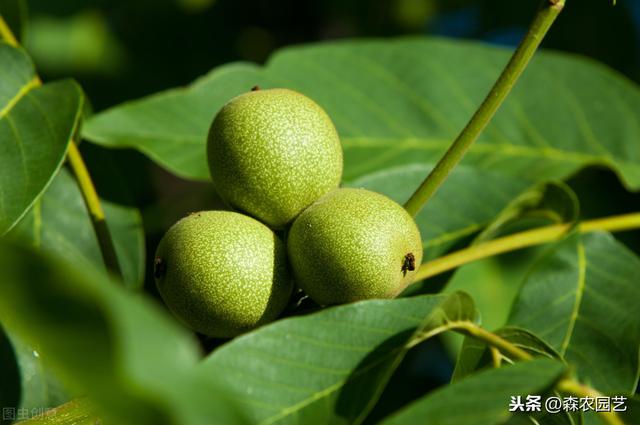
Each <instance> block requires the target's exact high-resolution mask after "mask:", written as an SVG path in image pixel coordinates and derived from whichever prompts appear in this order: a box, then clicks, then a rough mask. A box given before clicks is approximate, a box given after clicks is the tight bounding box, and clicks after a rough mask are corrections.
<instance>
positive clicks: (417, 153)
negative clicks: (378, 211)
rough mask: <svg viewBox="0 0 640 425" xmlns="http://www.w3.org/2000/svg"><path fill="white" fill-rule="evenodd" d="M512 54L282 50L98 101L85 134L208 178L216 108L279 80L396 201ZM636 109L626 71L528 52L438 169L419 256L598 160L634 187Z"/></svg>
mask: <svg viewBox="0 0 640 425" xmlns="http://www.w3.org/2000/svg"><path fill="white" fill-rule="evenodd" d="M509 54H510V51H508V50H506V49H502V48H495V47H488V46H484V45H480V44H477V43H469V42H459V41H455V42H454V41H450V40H445V39H399V40H393V41H346V42H345V41H342V42H336V43H324V44H321V45H313V46H303V47H295V48H288V49H284V50H282V51H280V52H278V53H277V54H276V55H275V56H274V57H272V58H271V60H270V61H269V62H268V63H267V64H266V66H264V67H259V66H255V65H251V64H244V63H238V64H231V65H225V66H223V67H221V68H218V69H215V70H213V71H212V72H211V73H209V74H208V75H206V76H204V77H202V78H200V79H199V80H197V81H196V82H194V83H193V84H192V85H190V86H188V87H186V88H181V89H174V90H170V91H167V92H163V93H159V94H156V95H153V96H150V97H148V98H145V99H142V100H138V101H133V102H127V103H125V104H123V105H120V106H117V107H115V108H112V109H109V110H107V111H105V112H103V113H100V114H98V115H96V116H94V117H93V118H92V119H90V120H89V121H88V122H87V125H86V126H85V127H84V129H83V131H84V133H83V135H84V136H85V137H86V138H88V139H89V140H91V141H94V142H97V143H100V144H103V145H105V146H110V147H116V148H117V147H134V148H137V149H139V150H141V151H142V152H144V153H145V154H147V155H148V156H149V157H150V158H152V159H153V160H154V161H156V162H158V163H159V164H161V165H162V166H164V167H166V168H168V169H169V170H170V171H172V172H173V173H175V174H177V175H180V176H183V177H187V178H195V179H203V180H206V179H208V178H209V174H208V171H207V166H206V155H205V143H206V134H207V130H208V127H209V124H210V122H211V120H212V118H213V116H214V115H215V113H216V112H217V110H218V109H219V108H220V107H221V106H222V105H223V104H224V103H225V102H226V101H228V100H229V99H231V98H232V97H233V96H235V95H238V94H240V93H243V92H246V91H248V90H249V88H250V87H253V86H254V85H256V84H257V85H260V86H261V87H263V88H270V87H289V88H292V89H296V90H299V91H301V92H302V93H304V94H306V95H308V96H310V97H311V98H313V99H314V100H316V101H317V102H319V103H320V104H321V105H322V106H323V107H324V108H325V109H326V110H327V111H328V113H329V115H330V116H331V117H332V119H333V120H334V122H335V124H336V126H337V128H338V131H339V133H340V136H341V139H342V142H343V148H344V153H345V172H344V179H345V183H347V184H353V185H363V186H367V187H372V188H376V187H377V185H376V184H374V183H373V182H372V179H377V180H381V179H384V180H386V182H385V183H384V186H385V187H386V189H383V192H384V193H385V194H387V195H390V196H392V197H393V198H394V199H397V200H399V201H402V202H403V201H405V200H406V199H407V197H408V195H409V194H410V193H411V191H412V190H413V189H414V188H415V187H416V185H417V183H418V182H419V181H420V180H422V179H423V178H424V176H425V175H426V173H427V171H428V170H429V169H430V168H431V166H432V165H433V164H434V163H435V162H436V161H437V160H438V159H439V158H440V156H441V155H442V153H443V152H444V151H445V150H446V148H447V147H448V145H449V144H450V143H451V141H452V140H453V139H454V137H455V136H456V134H457V133H458V132H459V131H460V129H462V128H463V126H464V125H465V123H466V121H467V120H468V119H469V117H470V116H471V114H472V113H473V111H474V110H475V108H476V107H477V106H478V105H479V103H480V102H481V100H482V99H483V97H484V96H485V95H486V93H487V91H488V90H489V88H490V86H491V84H492V83H493V81H495V79H496V77H497V76H498V75H499V72H500V70H501V67H502V66H503V65H504V64H505V63H506V61H507V59H508V57H509ZM540 105H544V107H540ZM637 110H640V93H639V91H638V89H637V87H635V86H634V85H633V84H632V83H630V82H629V81H627V80H625V79H624V78H623V77H621V76H619V75H617V74H615V73H613V72H611V71H610V70H608V69H606V68H604V67H603V66H601V65H598V64H595V63H593V62H590V61H585V60H582V59H579V58H575V57H565V56H562V55H559V54H554V53H547V52H542V53H540V54H539V55H537V56H536V57H535V58H534V60H533V61H532V64H531V66H530V67H529V68H528V69H527V71H526V72H525V74H524V75H523V77H522V78H521V80H520V81H519V82H518V85H517V86H516V87H515V89H514V91H513V93H512V94H511V95H510V96H509V98H508V99H507V100H506V102H505V104H503V105H502V107H501V108H500V110H499V112H498V113H497V115H496V117H495V119H494V120H493V121H492V123H491V124H490V125H489V127H488V128H487V129H486V131H485V132H484V133H483V135H482V136H481V138H480V140H479V141H478V143H477V144H476V145H475V146H474V147H473V148H472V149H471V150H470V151H469V153H468V154H467V156H466V157H465V159H464V161H463V165H465V166H467V167H468V168H467V170H466V172H465V173H464V177H462V175H460V177H459V180H463V181H462V183H461V184H456V183H454V180H455V178H456V177H455V176H454V177H452V178H451V179H449V180H448V181H447V183H446V184H445V186H444V187H443V190H441V191H440V192H438V194H437V195H436V196H435V197H434V199H433V200H432V202H431V203H430V205H429V206H428V207H427V209H426V210H425V211H423V212H422V214H420V216H419V217H418V221H419V223H420V228H421V231H422V232H423V239H424V240H425V244H426V246H425V248H426V252H425V254H426V256H425V258H426V259H429V258H433V257H435V256H437V255H439V254H441V253H442V252H444V251H446V249H447V248H449V247H450V246H451V245H452V244H454V243H455V242H456V241H459V240H460V239H461V238H464V237H466V236H470V235H473V234H474V233H476V232H477V231H478V230H479V229H482V227H483V226H485V225H486V224H488V222H489V220H490V219H491V218H493V217H494V216H495V215H496V214H497V213H498V212H499V211H501V210H502V209H503V208H504V207H506V206H507V204H508V202H509V201H510V200H511V199H513V198H514V197H515V196H516V195H517V194H519V193H520V192H521V191H522V190H524V189H525V188H527V187H529V186H530V185H531V184H532V183H539V182H542V181H547V180H549V179H561V178H563V177H566V176H568V175H570V174H572V173H574V172H575V171H576V170H578V169H579V168H581V167H584V166H585V165H588V164H595V163H598V164H605V165H608V166H610V167H612V168H613V169H614V170H615V171H617V172H618V173H619V174H620V175H621V177H622V179H623V180H624V181H625V183H626V184H627V185H628V186H629V187H631V188H639V187H640V145H639V144H638V143H637V140H638V138H639V137H640V125H639V124H638V118H637V114H635V111H637ZM456 171H458V170H456ZM485 173H488V174H489V176H490V177H489V180H485V177H486V174H485ZM456 174H457V173H456ZM369 184H372V186H369ZM447 187H448V188H449V195H445V194H444V190H445V189H446V188H447ZM400 192H403V193H400ZM487 217H489V218H487ZM429 244H432V245H429Z"/></svg>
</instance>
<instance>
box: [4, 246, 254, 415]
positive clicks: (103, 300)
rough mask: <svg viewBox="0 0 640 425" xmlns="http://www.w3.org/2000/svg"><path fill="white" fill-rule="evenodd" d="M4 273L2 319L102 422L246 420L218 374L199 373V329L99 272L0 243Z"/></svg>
mask: <svg viewBox="0 0 640 425" xmlns="http://www.w3.org/2000/svg"><path fill="white" fill-rule="evenodd" d="M78 266H79V267H78ZM0 282H2V284H1V285H0V321H2V323H3V325H4V326H5V327H6V328H7V329H9V330H10V331H11V332H13V333H15V334H16V335H18V336H19V337H20V338H22V339H23V340H24V341H26V342H27V343H29V344H30V345H31V346H33V347H34V348H35V349H36V350H37V351H38V352H39V353H41V354H42V357H43V359H45V361H46V362H47V365H48V366H49V367H52V368H53V369H54V370H55V371H56V373H57V374H59V376H60V378H61V379H62V380H64V381H65V383H67V384H68V385H70V386H71V387H72V389H75V390H76V391H78V392H81V393H83V394H87V395H88V396H89V397H90V398H91V400H92V401H94V402H95V403H96V407H97V408H99V412H100V415H101V417H104V418H105V422H107V423H118V424H139V425H140V424H150V425H151V424H154V425H159V424H181V425H182V424H185V425H190V424H203V425H204V424H207V423H210V418H211V417H212V415H216V418H217V420H218V422H219V423H221V424H239V423H243V421H241V420H240V419H239V418H238V416H237V414H236V412H235V410H233V404H232V403H229V401H228V400H227V399H226V398H225V397H224V393H223V392H221V390H219V389H218V387H217V386H216V385H215V384H214V381H212V380H205V379H203V378H202V377H201V376H199V375H197V374H195V369H194V366H195V365H196V362H197V361H198V360H199V350H198V348H197V345H196V343H195V340H194V338H193V336H192V335H191V334H190V333H189V332H188V331H187V330H185V329H184V328H181V327H180V326H178V325H177V324H176V323H175V321H174V320H172V319H171V318H170V317H168V316H167V315H166V313H163V312H162V311H161V310H159V309H158V308H157V307H156V306H154V305H152V304H150V303H149V301H148V300H145V299H142V298H141V297H140V296H132V294H131V293H128V292H127V291H126V290H124V289H123V288H121V287H120V286H118V285H117V283H115V282H112V281H110V280H108V279H106V277H105V276H104V274H103V273H98V272H96V271H94V270H93V269H92V268H91V267H88V266H85V265H76V266H71V265H70V264H67V263H66V262H62V261H61V260H55V259H54V258H53V257H52V256H51V255H43V254H36V253H32V252H30V251H27V250H25V249H24V248H21V247H19V246H15V245H6V244H2V245H0Z"/></svg>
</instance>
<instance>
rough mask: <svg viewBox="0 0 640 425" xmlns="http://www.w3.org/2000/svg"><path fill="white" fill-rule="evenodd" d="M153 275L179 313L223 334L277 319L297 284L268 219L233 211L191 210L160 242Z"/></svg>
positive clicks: (187, 321) (211, 332)
mask: <svg viewBox="0 0 640 425" xmlns="http://www.w3.org/2000/svg"><path fill="white" fill-rule="evenodd" d="M154 275H155V278H156V284H157V286H158V290H159V291H160V295H161V296H162V299H163V300H164V302H165V304H166V305H167V307H169V309H170V310H171V312H172V313H173V314H174V315H175V316H176V317H178V318H179V319H180V320H181V321H182V322H184V323H185V324H186V325H187V326H189V327H190V328H192V329H193V330H195V331H197V332H200V333H203V334H205V335H209V336H214V337H219V338H228V337H233V336H236V335H238V334H240V333H243V332H245V331H248V330H250V329H253V328H255V327H257V326H259V325H262V324H264V323H267V322H269V321H271V320H273V319H275V318H276V317H277V316H278V315H279V314H280V313H281V312H282V310H283V309H284V307H285V306H286V304H287V302H288V300H289V297H290V295H291V291H292V289H293V283H292V280H291V278H290V276H289V271H288V266H287V255H286V248H285V246H284V243H283V242H282V241H281V240H280V239H279V238H278V237H277V236H276V235H275V234H274V233H273V231H271V229H269V228H268V227H267V226H265V225H264V224H262V223H260V222H258V221H257V220H254V219H253V218H251V217H247V216H245V215H242V214H238V213H235V212H229V211H203V212H199V213H193V214H191V215H189V216H187V217H185V218H183V219H182V220H180V221H178V222H177V223H176V224H174V225H173V226H172V227H171V228H170V229H169V231H168V232H167V233H166V234H165V235H164V237H163V238H162V240H161V241H160V244H159V245H158V249H157V251H156V258H155V269H154Z"/></svg>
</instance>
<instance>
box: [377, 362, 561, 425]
mask: <svg viewBox="0 0 640 425" xmlns="http://www.w3.org/2000/svg"><path fill="white" fill-rule="evenodd" d="M563 371H564V367H563V365H562V363H559V362H557V361H554V360H550V359H538V360H532V361H529V362H520V363H516V364H515V365H511V366H505V367H501V368H498V369H492V370H489V371H486V372H483V373H479V374H477V375H473V376H470V377H468V378H466V379H463V380H461V381H459V382H456V383H454V384H452V385H449V386H447V387H445V388H442V389H439V390H436V391H435V392H433V393H430V394H428V395H427V396H425V397H423V398H422V399H420V400H418V401H416V402H414V403H412V404H410V405H409V406H408V407H406V408H404V409H402V410H401V411H400V412H399V413H397V414H394V415H393V416H392V417H391V418H389V419H388V420H386V421H384V422H383V424H385V425H401V424H411V425H414V424H418V423H429V424H447V425H469V424H473V425H500V424H504V423H505V422H506V421H507V420H508V419H509V418H511V417H513V416H524V413H519V414H516V413H512V412H509V410H508V407H509V400H510V397H511V396H521V397H525V396H527V395H534V394H538V395H541V394H544V393H545V392H547V391H548V390H549V389H550V388H551V387H552V386H553V384H554V383H555V382H556V381H557V380H558V379H559V378H560V377H561V375H562V373H563Z"/></svg>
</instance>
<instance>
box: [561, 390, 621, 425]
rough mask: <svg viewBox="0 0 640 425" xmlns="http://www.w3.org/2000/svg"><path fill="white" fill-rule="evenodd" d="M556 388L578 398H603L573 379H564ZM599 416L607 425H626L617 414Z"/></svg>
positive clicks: (598, 393)
mask: <svg viewBox="0 0 640 425" xmlns="http://www.w3.org/2000/svg"><path fill="white" fill-rule="evenodd" d="M556 388H557V389H558V390H559V391H560V392H563V393H565V394H571V395H575V396H577V397H591V398H594V399H595V398H597V397H602V393H600V392H599V391H597V390H596V389H594V388H591V387H589V386H587V385H584V384H581V383H579V382H576V381H574V380H572V379H563V380H561V381H560V382H558V383H557V384H556ZM596 413H598V414H599V417H600V419H601V420H602V422H603V423H605V424H607V425H624V422H622V419H620V417H619V416H618V415H617V414H616V412H596Z"/></svg>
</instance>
